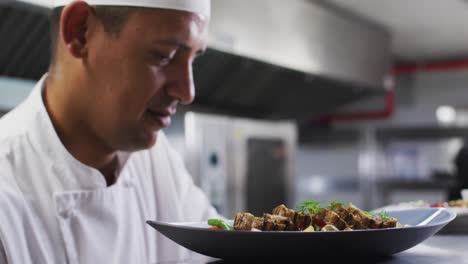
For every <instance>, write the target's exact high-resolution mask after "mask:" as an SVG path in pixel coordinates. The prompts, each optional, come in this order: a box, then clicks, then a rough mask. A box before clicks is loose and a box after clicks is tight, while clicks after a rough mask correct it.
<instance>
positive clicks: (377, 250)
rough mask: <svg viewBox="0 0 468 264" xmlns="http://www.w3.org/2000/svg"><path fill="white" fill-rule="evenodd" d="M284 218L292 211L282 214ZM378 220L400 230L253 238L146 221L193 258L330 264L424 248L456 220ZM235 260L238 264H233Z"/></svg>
mask: <svg viewBox="0 0 468 264" xmlns="http://www.w3.org/2000/svg"><path fill="white" fill-rule="evenodd" d="M281 208H283V207H281ZM325 208H326V207H325ZM283 209H284V208H283ZM299 209H300V208H298V209H297V210H296V211H295V212H296V213H297V214H298V215H300V214H299V213H301V211H300V210H299ZM289 210H291V209H289ZM348 210H349V209H348ZM351 210H352V209H351ZM361 211H362V210H361ZM285 212H291V211H286V210H285ZM306 213H307V211H306ZM302 214H304V212H302ZM364 214H365V213H364ZM378 214H381V215H382V216H385V215H386V216H388V217H389V218H390V219H392V218H393V219H398V223H401V224H402V225H403V226H405V228H377V229H359V230H356V229H354V231H349V232H347V231H341V232H323V231H320V232H319V231H315V232H304V230H303V231H302V232H301V231H265V232H252V231H232V230H234V226H235V224H234V222H235V221H234V219H233V220H225V221H222V222H224V223H225V224H226V225H229V226H230V227H232V230H230V228H229V229H227V231H213V230H210V225H208V224H207V221H202V222H188V223H187V222H177V223H168V222H158V221H147V223H148V224H149V225H151V226H152V227H154V228H155V229H156V230H157V231H158V232H160V233H161V234H163V235H164V236H166V237H168V238H169V239H171V240H173V241H174V242H176V243H178V244H179V245H181V246H184V247H185V248H187V249H190V250H192V251H195V252H197V253H200V254H203V255H206V256H210V257H213V258H219V259H228V260H229V259H233V260H236V261H235V262H236V263H244V262H246V263H250V262H255V261H254V260H253V259H255V258H260V259H261V260H262V261H263V260H264V259H273V260H278V259H298V260H304V259H306V260H307V259H310V258H311V257H314V256H315V255H316V254H319V255H320V256H323V257H325V256H328V257H330V259H332V260H333V259H334V258H336V256H337V254H339V255H340V256H346V258H347V259H353V258H354V259H362V256H388V255H392V254H396V253H398V252H402V251H404V250H407V249H409V248H411V247H413V246H415V245H417V244H419V243H421V242H423V241H424V240H426V239H427V238H429V237H431V236H432V235H434V234H435V233H437V232H438V231H439V230H441V229H442V228H443V227H445V226H446V225H447V224H448V223H450V222H451V221H452V220H454V218H455V216H456V215H455V213H453V212H451V211H450V210H447V209H440V208H430V207H429V208H414V209H406V210H397V211H392V210H389V211H387V213H376V214H375V215H378ZM271 215H273V214H271ZM304 215H305V214H304ZM331 215H333V214H331ZM262 217H263V216H262ZM263 218H264V217H263ZM384 218H385V217H384ZM311 219H312V218H311ZM215 220H218V219H215ZM263 220H265V219H263ZM428 220H429V221H428ZM296 221H297V220H296ZM296 221H295V222H296ZM311 221H312V220H311ZM384 222H385V220H384ZM210 223H211V224H213V225H217V224H220V222H219V221H210ZM296 224H297V223H296ZM288 226H289V225H288ZM309 226H310V225H309ZM397 227H398V225H397ZM212 228H213V227H211V229H212ZM225 228H227V227H225ZM277 228H280V226H278V227H277ZM289 228H291V226H289ZM314 228H315V227H314ZM216 229H218V227H216ZM220 229H222V228H220ZM286 229H287V228H286ZM337 249H338V251H337ZM337 252H338V253H337ZM358 257H361V258H358ZM239 259H241V260H240V261H238V260H239ZM242 260H244V261H242ZM260 262H261V261H260Z"/></svg>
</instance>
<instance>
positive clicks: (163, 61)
mask: <svg viewBox="0 0 468 264" xmlns="http://www.w3.org/2000/svg"><path fill="white" fill-rule="evenodd" d="M154 59H155V61H156V64H158V65H159V66H167V65H169V64H170V63H171V62H172V60H173V59H174V54H169V55H164V54H161V53H159V52H156V53H154Z"/></svg>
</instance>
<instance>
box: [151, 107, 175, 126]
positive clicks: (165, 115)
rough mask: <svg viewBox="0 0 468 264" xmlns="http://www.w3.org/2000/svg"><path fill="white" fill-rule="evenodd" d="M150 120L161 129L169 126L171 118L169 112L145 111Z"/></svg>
mask: <svg viewBox="0 0 468 264" xmlns="http://www.w3.org/2000/svg"><path fill="white" fill-rule="evenodd" d="M146 112H147V113H148V115H149V116H150V118H151V119H152V120H153V121H154V122H156V123H157V124H158V125H159V126H160V127H162V128H168V127H169V126H170V125H171V121H172V119H171V116H172V114H171V113H169V112H159V111H154V110H151V109H147V111H146Z"/></svg>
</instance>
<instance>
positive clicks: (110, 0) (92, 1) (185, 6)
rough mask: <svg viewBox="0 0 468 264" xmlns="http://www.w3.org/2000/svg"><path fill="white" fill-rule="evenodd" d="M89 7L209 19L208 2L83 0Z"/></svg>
mask: <svg viewBox="0 0 468 264" xmlns="http://www.w3.org/2000/svg"><path fill="white" fill-rule="evenodd" d="M73 1H74V0H55V1H54V7H59V6H66V5H68V4H69V3H71V2H73ZM85 2H87V3H88V4H89V5H102V6H135V7H149V8H162V9H173V10H181V11H187V12H192V13H198V14H201V15H204V16H207V17H209V16H210V12H211V5H210V0H85Z"/></svg>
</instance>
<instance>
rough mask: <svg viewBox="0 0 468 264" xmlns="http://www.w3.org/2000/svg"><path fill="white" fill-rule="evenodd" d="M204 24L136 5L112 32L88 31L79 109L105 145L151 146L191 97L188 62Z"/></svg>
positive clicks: (200, 45) (201, 43)
mask: <svg viewBox="0 0 468 264" xmlns="http://www.w3.org/2000/svg"><path fill="white" fill-rule="evenodd" d="M207 27H208V21H207V19H206V18H204V17H201V16H199V15H196V14H192V13H188V12H182V11H173V10H161V9H141V10H138V11H135V12H132V13H131V15H130V16H129V18H128V20H126V22H125V24H124V25H123V27H122V28H121V30H120V32H119V33H118V34H117V35H116V34H109V33H107V32H105V30H104V28H103V27H96V29H95V30H96V31H97V32H92V33H90V34H92V35H93V36H94V37H93V38H90V40H89V43H88V45H89V46H88V55H87V61H86V64H87V66H86V71H87V72H86V76H87V79H88V80H87V82H88V83H89V88H88V89H89V91H87V92H88V94H87V95H86V100H88V101H87V103H86V108H87V109H86V110H85V111H86V115H87V118H89V119H90V123H91V126H92V128H93V130H94V131H95V133H96V134H97V135H98V136H99V137H100V140H102V141H104V142H106V143H107V145H108V147H109V148H112V149H115V150H127V151H132V150H139V149H145V148H149V147H151V146H153V145H154V144H155V142H156V138H157V132H158V131H159V130H161V129H163V128H166V127H167V126H169V125H170V123H171V116H172V115H173V114H175V112H176V107H177V105H178V104H179V103H181V104H189V103H191V102H192V101H193V99H194V96H195V90H194V83H193V76H192V62H193V61H194V59H195V57H196V56H197V55H198V54H200V53H201V52H203V50H204V49H205V47H206V38H207ZM89 102H91V103H89Z"/></svg>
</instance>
